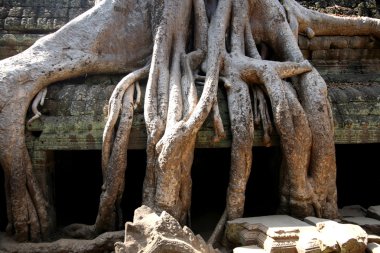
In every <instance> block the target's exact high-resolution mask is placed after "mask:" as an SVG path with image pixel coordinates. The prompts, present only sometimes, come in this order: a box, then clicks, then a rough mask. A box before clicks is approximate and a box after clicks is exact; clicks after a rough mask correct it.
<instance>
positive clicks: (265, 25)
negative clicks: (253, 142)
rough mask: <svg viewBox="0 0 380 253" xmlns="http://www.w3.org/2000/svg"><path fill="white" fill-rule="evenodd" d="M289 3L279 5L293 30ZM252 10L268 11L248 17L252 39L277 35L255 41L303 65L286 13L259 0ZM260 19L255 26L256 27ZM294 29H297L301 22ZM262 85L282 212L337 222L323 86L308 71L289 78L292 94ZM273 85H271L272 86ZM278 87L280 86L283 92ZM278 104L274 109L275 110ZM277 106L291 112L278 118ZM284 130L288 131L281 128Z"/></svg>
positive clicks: (270, 82) (284, 86) (332, 153)
mask: <svg viewBox="0 0 380 253" xmlns="http://www.w3.org/2000/svg"><path fill="white" fill-rule="evenodd" d="M291 2H293V1H292V0H289V1H284V5H285V8H286V10H287V11H288V21H289V22H290V23H291V25H292V22H293V23H294V21H297V22H298V21H300V20H297V19H289V10H290V9H289V4H290V3H291ZM257 8H258V9H261V10H268V9H270V10H272V11H271V13H270V15H265V16H264V15H262V14H260V12H254V13H253V15H252V20H253V21H254V22H253V23H254V26H253V32H254V33H253V34H254V36H255V31H267V29H271V27H272V28H273V27H275V30H274V31H273V30H272V31H271V33H274V34H277V35H278V36H275V37H273V36H270V35H269V34H264V35H263V34H261V35H260V36H261V37H260V36H258V37H259V38H257V39H262V38H263V37H264V38H267V39H266V45H268V46H269V47H270V48H271V49H272V50H273V52H274V54H275V55H276V56H277V57H279V58H282V59H284V60H289V61H295V62H301V61H303V60H304V59H303V56H302V53H301V51H300V49H299V47H298V44H297V41H296V38H295V36H294V31H295V33H297V34H298V32H302V30H299V28H297V29H298V30H297V29H296V30H294V29H293V31H292V30H291V28H290V26H289V24H288V21H287V19H286V14H285V9H284V8H283V7H282V6H281V5H279V4H278V3H276V2H271V1H261V2H260V5H258V6H257ZM307 15H309V16H310V17H311V15H312V14H311V13H308V14H307ZM259 20H260V22H258V21H259ZM292 20H293V21H292ZM299 24H300V26H299V27H301V21H300V23H299ZM302 25H304V23H302ZM256 26H257V27H256ZM305 29H306V28H305ZM313 30H314V29H313ZM335 30H336V29H335ZM303 31H306V30H303ZM314 32H315V33H316V34H317V33H318V29H315V30H314ZM330 32H331V34H333V33H334V32H335V31H332V30H331V31H330ZM265 83H266V89H267V91H268V95H269V97H270V99H271V103H272V110H273V115H274V121H275V124H276V129H277V131H278V132H279V134H280V137H281V142H282V144H281V146H282V148H283V152H284V163H283V166H282V167H283V180H284V181H283V182H282V188H281V189H282V190H281V191H282V192H281V201H282V203H281V208H282V209H283V210H285V211H286V212H288V213H291V214H293V215H295V216H306V215H318V216H323V217H327V218H334V217H336V214H337V206H336V199H335V200H333V198H334V196H335V197H336V186H335V175H336V168H335V151H334V139H333V128H332V125H331V118H330V117H331V114H330V112H329V110H328V108H329V106H328V100H327V89H326V84H325V82H324V81H323V79H322V78H321V77H320V75H319V74H318V72H317V71H316V70H315V69H313V70H312V71H311V72H308V73H305V74H303V75H301V76H300V77H299V78H292V83H293V86H294V87H295V90H296V92H294V91H293V92H289V91H292V90H293V89H292V88H291V87H290V86H289V85H288V84H283V83H281V82H280V81H278V80H277V81H275V80H268V81H267V82H265ZM273 84H276V85H275V86H273ZM275 87H278V88H275ZM280 87H282V88H281V89H282V91H281V89H280ZM280 91H281V93H282V95H281V97H282V98H281V99H280V100H278V98H279V97H277V95H276V94H275V93H277V94H279V93H278V92H280ZM295 95H296V96H295ZM298 97H299V99H300V101H302V102H301V103H300V102H298V101H297V100H298ZM276 100H277V102H276ZM277 103H278V105H279V106H278V107H276V106H275V105H274V104H277ZM282 106H287V107H288V108H290V110H289V109H287V110H285V111H288V112H287V113H279V112H280V111H281V110H283V109H282ZM276 109H277V112H276ZM278 109H280V111H278ZM302 111H303V112H304V113H302ZM276 115H278V116H276ZM296 115H299V116H296ZM284 126H289V127H285V128H284ZM307 126H308V127H307ZM308 129H309V130H308ZM327 175H329V176H327ZM322 182H324V183H322ZM328 195H330V196H332V197H331V198H330V197H329V201H327V196H328ZM327 210H328V211H327Z"/></svg>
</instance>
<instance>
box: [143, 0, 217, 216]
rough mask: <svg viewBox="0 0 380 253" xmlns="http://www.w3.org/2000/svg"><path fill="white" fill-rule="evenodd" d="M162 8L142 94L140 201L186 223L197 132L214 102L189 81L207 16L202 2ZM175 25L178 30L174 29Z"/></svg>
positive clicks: (203, 45)
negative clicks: (191, 46) (190, 42)
mask: <svg viewBox="0 0 380 253" xmlns="http://www.w3.org/2000/svg"><path fill="white" fill-rule="evenodd" d="M191 6H192V8H193V9H194V14H195V16H196V18H197V19H198V20H197V21H196V26H195V31H198V33H197V35H196V36H195V38H194V45H195V50H194V51H192V52H190V53H187V52H186V45H187V43H188V39H189V38H188V37H187V34H188V33H187V29H188V27H189V22H190V16H191V15H190V14H191ZM163 8H164V9H163V15H162V18H161V20H160V24H159V26H158V28H157V33H156V35H155V38H156V39H155V46H154V50H155V51H154V52H153V58H152V65H151V70H150V75H149V79H148V84H147V92H146V95H145V106H144V108H145V111H144V117H145V121H146V126H147V133H148V143H147V155H148V161H147V171H146V175H145V180H144V191H143V203H144V204H146V205H148V206H150V207H152V208H154V210H156V211H157V212H161V211H167V212H168V213H170V214H171V215H173V216H174V217H175V218H176V219H178V220H179V221H180V222H181V223H185V221H186V218H187V214H188V213H189V209H190V205H191V185H192V182H191V165H192V162H193V153H194V147H195V139H196V134H197V132H198V130H199V128H200V127H201V125H202V123H203V121H204V120H205V119H206V117H207V115H208V112H209V111H210V109H211V106H212V104H213V102H214V100H213V98H212V97H211V99H212V100H208V99H209V98H205V96H204V95H203V94H204V92H203V93H202V96H201V98H200V99H199V101H198V98H197V94H196V88H195V80H194V72H195V71H196V69H198V68H199V66H200V64H201V63H202V62H203V60H204V55H205V50H206V46H207V43H206V41H207V40H206V32H207V18H206V12H205V7H204V3H203V2H202V1H199V0H192V1H189V0H187V1H180V2H179V1H168V2H166V3H165V5H164V6H163ZM173 10H175V11H173ZM173 21H175V23H174V22H173ZM197 22H198V23H197ZM178 23H179V24H181V25H178ZM174 27H177V28H178V27H181V29H176V30H173V29H174ZM168 56H170V57H171V59H169V58H168ZM169 63H170V64H169ZM214 85H215V84H214ZM216 85H217V84H216ZM206 86H207V85H206ZM206 86H205V87H206ZM215 94H216V92H215ZM205 99H207V100H208V101H207V104H206V105H204V104H205V102H204V100H205ZM200 105H201V107H202V109H201V110H204V107H208V108H207V112H204V111H199V109H198V108H199V107H200ZM194 117H196V119H197V120H196V121H194ZM195 123H196V124H195Z"/></svg>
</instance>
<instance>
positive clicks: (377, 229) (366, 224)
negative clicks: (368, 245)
mask: <svg viewBox="0 0 380 253" xmlns="http://www.w3.org/2000/svg"><path fill="white" fill-rule="evenodd" d="M343 222H347V223H352V224H356V225H359V226H361V227H362V228H364V230H365V231H366V232H367V233H369V234H376V235H380V220H376V219H372V218H368V217H345V218H344V219H343Z"/></svg>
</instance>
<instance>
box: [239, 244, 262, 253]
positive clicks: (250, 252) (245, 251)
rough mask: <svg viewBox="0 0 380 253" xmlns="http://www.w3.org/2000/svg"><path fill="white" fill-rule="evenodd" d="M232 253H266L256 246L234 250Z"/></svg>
mask: <svg viewBox="0 0 380 253" xmlns="http://www.w3.org/2000/svg"><path fill="white" fill-rule="evenodd" d="M233 253H266V251H265V250H264V249H262V248H260V247H259V246H257V245H249V246H242V247H237V248H234V250H233Z"/></svg>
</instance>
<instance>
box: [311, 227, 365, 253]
mask: <svg viewBox="0 0 380 253" xmlns="http://www.w3.org/2000/svg"><path fill="white" fill-rule="evenodd" d="M317 229H318V231H319V233H320V234H321V238H323V239H325V240H326V239H327V238H333V239H334V240H336V242H337V243H338V245H339V247H338V248H340V251H341V252H350V253H363V252H364V251H365V248H366V245H367V233H366V232H365V231H364V230H363V229H362V228H361V227H360V226H357V225H353V224H339V223H337V222H335V221H326V222H320V223H318V224H317ZM338 248H337V247H335V248H326V249H325V250H323V251H324V252H338V251H339V250H338Z"/></svg>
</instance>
